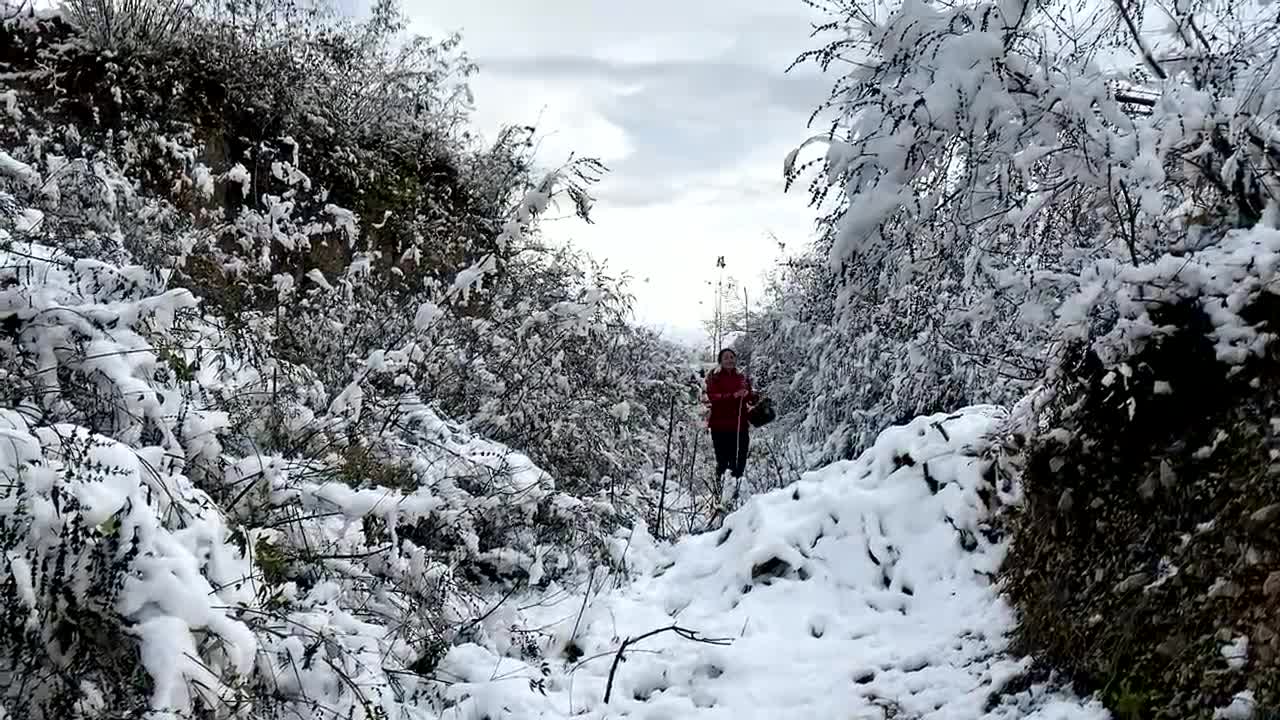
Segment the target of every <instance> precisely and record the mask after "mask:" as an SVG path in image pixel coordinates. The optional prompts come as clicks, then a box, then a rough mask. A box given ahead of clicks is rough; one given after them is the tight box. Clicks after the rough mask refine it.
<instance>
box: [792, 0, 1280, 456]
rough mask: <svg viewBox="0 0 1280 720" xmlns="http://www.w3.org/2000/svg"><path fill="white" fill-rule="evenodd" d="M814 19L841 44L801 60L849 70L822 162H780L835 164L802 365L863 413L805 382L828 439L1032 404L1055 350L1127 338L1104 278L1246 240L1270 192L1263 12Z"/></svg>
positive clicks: (823, 174) (958, 7) (829, 111)
mask: <svg viewBox="0 0 1280 720" xmlns="http://www.w3.org/2000/svg"><path fill="white" fill-rule="evenodd" d="M816 5H818V6H819V7H821V8H823V9H825V10H826V11H827V12H828V13H829V14H830V17H831V21H830V23H828V24H826V25H824V26H822V27H820V28H819V30H818V34H819V35H822V36H826V37H828V38H831V39H830V40H829V42H827V43H826V44H825V45H824V46H823V47H821V48H819V49H817V50H815V51H813V52H811V53H807V54H806V55H805V56H803V57H802V58H801V60H802V61H813V62H817V63H819V64H820V65H821V66H822V67H823V68H825V69H826V70H827V71H828V72H830V73H833V74H836V75H837V80H836V83H835V87H834V90H833V92H832V95H831V98H830V100H829V101H828V102H827V103H826V104H825V105H824V107H823V108H821V109H820V110H819V112H818V113H817V114H816V115H815V118H816V119H817V120H819V121H820V122H829V123H830V125H829V131H828V132H825V133H823V134H822V135H819V136H815V137H814V138H812V139H811V140H810V141H809V142H807V143H805V146H809V145H822V146H825V148H826V152H825V154H824V155H823V156H821V157H818V158H813V159H808V158H807V155H806V153H807V152H808V150H807V147H805V146H802V147H801V148H799V149H798V150H797V151H796V152H795V153H793V154H792V155H791V156H790V157H789V158H788V159H787V170H788V173H789V175H790V177H791V178H792V179H793V180H794V179H797V178H798V177H799V176H800V175H802V174H803V172H804V170H805V169H807V168H817V169H819V170H820V172H819V173H818V174H817V176H816V177H814V178H813V179H812V184H811V189H812V192H813V198H814V200H815V203H817V204H819V205H820V206H824V207H825V208H826V209H825V210H824V213H825V218H826V221H825V223H824V226H825V236H824V237H823V239H822V240H821V241H820V242H819V244H818V250H817V255H819V256H820V259H821V260H823V261H824V262H825V264H826V266H827V268H828V269H829V272H830V273H831V278H830V281H831V283H833V284H834V286H835V288H836V290H835V292H834V294H833V298H832V302H833V303H834V304H833V306H832V311H831V312H832V315H831V317H832V319H831V322H830V323H825V322H821V321H820V322H818V323H817V324H815V325H814V326H813V327H810V328H807V329H805V330H804V331H803V332H806V333H811V334H812V333H826V334H827V338H828V339H827V340H826V341H824V342H820V343H815V344H814V350H813V352H812V353H811V357H810V358H809V359H808V360H807V361H806V362H805V365H806V367H807V368H808V370H809V372H811V373H812V374H814V377H815V378H820V380H817V382H818V385H819V386H821V385H823V384H826V383H830V382H841V384H842V385H843V384H845V383H844V382H842V381H840V380H839V377H840V375H841V374H846V373H847V376H848V377H850V378H852V382H850V383H848V384H850V385H851V386H852V387H851V388H849V390H848V391H847V393H846V394H847V395H849V396H857V397H860V400H858V401H856V402H854V403H853V404H852V405H851V406H849V407H848V409H847V410H846V411H845V412H844V413H843V416H842V417H841V415H840V413H839V412H836V413H831V412H828V411H826V410H824V409H823V408H822V407H821V405H822V403H823V401H824V396H822V395H821V394H818V393H815V392H814V390H813V389H808V390H806V391H803V392H807V393H808V394H807V400H808V401H809V403H810V404H811V405H812V406H813V407H811V409H810V411H809V420H810V421H811V422H814V423H816V425H817V427H815V430H818V432H815V433H814V439H817V438H818V437H821V435H822V432H830V431H837V430H838V431H839V432H840V433H841V434H842V435H844V436H845V439H843V440H839V441H838V442H837V443H836V444H837V446H843V447H846V448H847V447H850V446H858V445H860V444H861V443H864V442H865V440H866V438H867V432H868V431H869V430H872V429H874V427H875V426H876V425H878V424H883V423H886V422H890V421H892V420H895V419H899V418H900V417H901V416H909V415H913V414H915V413H918V412H921V411H924V410H926V409H932V408H934V407H936V406H938V405H939V404H948V403H951V402H954V401H955V400H957V399H960V398H963V399H968V400H984V399H991V400H1000V401H1007V400H1010V399H1012V398H1015V397H1016V396H1017V395H1018V394H1019V393H1020V392H1021V391H1022V390H1024V389H1025V388H1026V387H1027V386H1028V384H1030V383H1032V382H1034V381H1036V380H1038V379H1039V378H1040V377H1041V375H1042V374H1043V372H1044V371H1045V370H1046V368H1048V367H1049V364H1050V362H1051V359H1052V358H1053V357H1055V352H1056V350H1055V348H1057V347H1059V346H1060V343H1062V342H1063V341H1076V340H1089V339H1091V338H1092V337H1093V336H1094V335H1095V334H1097V333H1099V332H1107V331H1109V330H1112V329H1113V328H1115V327H1116V324H1117V322H1118V321H1120V320H1121V318H1120V316H1119V315H1118V314H1117V310H1116V308H1115V307H1114V306H1113V300H1114V298H1115V297H1116V293H1117V292H1122V291H1121V290H1119V289H1118V288H1116V287H1108V288H1107V291H1106V292H1100V291H1099V289H1100V283H1101V284H1102V285H1105V284H1106V283H1107V282H1108V281H1107V278H1114V277H1115V276H1116V275H1117V274H1118V273H1120V272H1122V271H1123V268H1126V267H1128V268H1134V267H1138V266H1141V265H1144V264H1147V263H1158V262H1160V261H1161V259H1162V258H1167V257H1170V256H1172V257H1181V256H1185V255H1187V254H1189V253H1194V252H1196V251H1198V250H1200V249H1202V248H1204V247H1205V246H1206V245H1210V244H1212V243H1214V242H1216V241H1217V240H1218V239H1219V238H1221V237H1222V236H1223V233H1224V232H1225V231H1226V230H1228V229H1229V228H1232V227H1248V226H1251V225H1253V224H1255V223H1257V222H1259V221H1261V220H1262V219H1263V217H1264V211H1265V209H1266V207H1267V204H1268V203H1269V202H1271V201H1272V200H1273V198H1274V194H1275V191H1276V178H1275V169H1276V166H1277V165H1276V163H1277V162H1278V161H1280V145H1278V144H1277V140H1276V137H1277V135H1276V126H1275V122H1274V117H1273V115H1274V112H1273V110H1274V108H1275V106H1276V103H1277V101H1278V100H1280V90H1277V85H1276V83H1275V82H1274V80H1275V77H1274V74H1275V73H1276V72H1277V71H1276V64H1275V63H1274V62H1272V58H1274V57H1275V56H1276V54H1277V52H1280V33H1278V32H1277V30H1280V20H1278V19H1277V18H1276V16H1275V13H1274V8H1269V7H1268V6H1267V4H1266V3H1255V2H1243V3H1242V2H1221V1H1219V0H1186V1H1179V2H1170V3H1162V2H1154V1H1150V2H1149V1H1147V0H1110V1H1109V2H1099V3H1090V4H1084V5H1081V4H1079V3H1075V2H1066V1H1061V2H1060V1H1058V0H1026V1H1023V0H1001V1H999V2H961V3H931V2H924V1H923V0H905V1H903V2H860V1H857V0H834V1H832V2H818V3H816ZM1113 284H1114V283H1113ZM825 292H826V291H825V290H819V291H817V294H816V295H814V296H813V302H816V303H819V304H821V303H823V302H826V299H825V298H824V297H821V295H823V294H824V293H825ZM776 310H777V311H778V313H779V317H780V320H779V322H784V321H785V320H786V319H787V317H788V315H787V312H786V311H785V309H783V308H782V307H778V308H776ZM793 331H795V330H794V329H793ZM837 368H838V369H837ZM827 369H831V370H832V371H831V372H830V373H829V374H826V375H823V372H824V371H826V370H827ZM850 370H851V371H852V372H849V371H850ZM858 415H865V416H867V420H866V421H865V422H866V423H870V425H869V426H868V425H866V424H865V423H864V422H863V421H862V420H860V419H859V417H858ZM832 450H834V451H839V449H838V448H832Z"/></svg>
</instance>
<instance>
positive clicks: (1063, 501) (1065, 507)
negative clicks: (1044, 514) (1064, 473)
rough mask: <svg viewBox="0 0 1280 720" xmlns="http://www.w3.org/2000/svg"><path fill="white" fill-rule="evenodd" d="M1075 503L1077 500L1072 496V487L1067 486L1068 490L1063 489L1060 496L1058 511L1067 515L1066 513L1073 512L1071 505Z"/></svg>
mask: <svg viewBox="0 0 1280 720" xmlns="http://www.w3.org/2000/svg"><path fill="white" fill-rule="evenodd" d="M1073 505H1075V501H1074V500H1073V499H1072V497H1071V488H1067V489H1066V490H1063V491H1062V495H1061V496H1059V497H1058V512H1060V513H1063V514H1064V515H1065V514H1066V513H1069V512H1071V507H1072V506H1073Z"/></svg>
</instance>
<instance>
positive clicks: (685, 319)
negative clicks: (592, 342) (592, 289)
mask: <svg viewBox="0 0 1280 720" xmlns="http://www.w3.org/2000/svg"><path fill="white" fill-rule="evenodd" d="M406 10H407V11H408V12H409V14H410V15H411V16H412V17H413V18H414V20H415V30H417V31H420V32H428V33H431V34H437V35H438V34H440V33H441V32H443V31H453V30H461V31H462V32H463V42H464V47H465V48H466V49H467V51H468V53H469V54H471V56H472V57H473V58H475V59H476V60H477V62H478V63H479V64H480V67H481V72H480V74H479V75H478V76H477V78H476V80H475V82H474V83H473V89H474V90H475V94H476V101H477V108H478V112H477V116H476V120H477V123H478V124H479V126H480V128H479V129H480V130H481V131H482V132H484V133H486V134H492V132H493V131H494V130H495V129H496V128H497V127H499V126H500V125H502V124H505V123H522V124H536V125H537V126H538V127H539V129H540V130H541V131H542V133H543V134H544V139H543V142H542V145H541V148H540V157H541V159H542V160H543V161H544V162H545V163H547V164H558V163H560V162H563V161H564V159H565V158H566V157H567V156H568V155H569V153H570V152H576V153H577V154H578V155H587V156H595V157H598V158H600V159H601V160H603V161H604V162H605V163H606V164H607V165H609V166H610V167H612V168H613V172H612V173H611V174H610V175H608V176H607V177H606V179H605V181H604V182H603V183H601V185H600V186H599V187H598V188H597V195H598V197H599V203H598V204H597V206H596V209H595V220H596V224H595V225H591V226H584V225H582V224H580V223H573V222H567V221H566V222H555V223H550V224H548V226H547V227H546V231H547V233H548V234H549V235H550V236H552V237H557V238H563V239H568V240H572V241H573V242H576V243H577V244H578V245H579V246H581V247H582V248H584V249H586V250H587V251H588V252H591V253H592V254H593V255H596V256H597V257H599V258H602V259H604V260H606V261H607V262H608V263H609V266H610V267H611V268H612V269H614V270H615V271H621V270H625V271H627V272H628V273H629V274H630V275H631V276H632V277H633V278H634V281H633V289H634V291H635V293H636V296H637V314H638V319H640V320H641V321H642V322H646V323H648V324H653V325H658V326H664V327H667V328H669V329H671V330H672V332H673V334H677V335H681V336H696V335H697V333H698V329H699V326H700V324H701V322H702V319H703V318H704V317H707V316H709V315H710V299H711V291H710V288H709V287H708V286H707V285H706V282H707V281H708V280H711V279H713V278H714V277H715V276H716V269H715V259H716V257H717V256H719V255H724V256H726V261H727V263H728V271H729V272H730V273H731V274H733V275H735V276H736V277H737V278H738V279H739V280H740V281H742V282H744V283H746V284H747V286H748V287H749V288H750V289H751V290H752V291H754V292H758V291H759V288H760V283H759V279H760V277H761V276H762V275H763V273H764V272H765V271H766V270H767V269H768V268H769V267H770V266H771V265H772V264H773V262H774V260H775V258H776V254H777V248H776V245H775V243H774V241H773V240H772V239H770V237H769V234H768V233H769V232H770V231H772V232H773V233H776V234H777V235H778V236H779V237H780V238H782V239H783V240H785V241H787V242H788V243H793V247H794V246H795V245H799V244H800V243H801V242H802V241H803V240H805V239H806V238H807V237H808V235H809V232H810V229H811V228H812V225H813V218H814V213H813V211H811V210H810V209H809V208H808V207H807V206H806V202H805V200H806V198H805V196H804V195H803V188H800V189H797V190H793V192H792V193H791V194H788V195H783V193H782V160H783V157H784V156H785V155H786V153H787V152H788V151H789V150H790V149H791V148H792V147H794V146H795V144H796V143H799V142H801V141H802V140H803V139H804V138H805V137H807V136H808V134H809V131H808V130H807V129H806V127H805V126H806V122H807V121H808V117H809V112H810V111H811V110H812V109H813V107H814V106H815V105H816V104H817V103H818V102H819V101H821V100H822V99H823V95H824V92H825V88H826V87H828V86H829V85H828V84H827V82H826V81H824V80H822V79H820V78H817V79H815V76H814V74H813V73H812V72H809V73H807V74H805V73H800V74H796V75H790V76H787V75H784V74H783V70H784V69H785V68H786V66H787V64H789V62H790V61H791V60H792V59H794V58H795V57H796V55H797V54H798V53H799V52H801V51H802V50H804V49H806V48H808V47H809V42H810V41H809V40H808V39H807V36H808V32H809V28H810V22H809V21H810V20H811V18H812V16H811V11H810V10H809V9H808V8H807V6H806V5H805V4H804V3H803V2H801V0H697V1H696V2H690V1H689V0H651V1H650V2H648V3H615V2H600V1H599V0H542V1H541V2H538V3H528V2H521V1H520V0H465V1H459V0H410V2H409V4H408V5H407V7H406Z"/></svg>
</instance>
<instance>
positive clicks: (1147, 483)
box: [1138, 475, 1156, 500]
mask: <svg viewBox="0 0 1280 720" xmlns="http://www.w3.org/2000/svg"><path fill="white" fill-rule="evenodd" d="M1138 494H1139V495H1141V496H1142V499H1143V500H1150V499H1151V498H1153V497H1155V495H1156V479H1155V477H1154V476H1151V475H1148V476H1147V478H1146V479H1145V480H1143V481H1142V484H1141V485H1139V486H1138Z"/></svg>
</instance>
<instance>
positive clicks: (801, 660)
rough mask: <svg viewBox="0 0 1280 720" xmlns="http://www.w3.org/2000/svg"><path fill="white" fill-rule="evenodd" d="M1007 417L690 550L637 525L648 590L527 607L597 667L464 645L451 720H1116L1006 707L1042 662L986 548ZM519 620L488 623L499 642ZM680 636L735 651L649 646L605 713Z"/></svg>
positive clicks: (789, 495) (919, 436) (997, 553)
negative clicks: (1030, 667)
mask: <svg viewBox="0 0 1280 720" xmlns="http://www.w3.org/2000/svg"><path fill="white" fill-rule="evenodd" d="M1003 418H1004V414H1003V413H1002V412H1001V411H998V410H997V409H994V408H989V407H980V408H970V409H967V410H965V411H963V412H959V413H956V414H954V415H937V416H932V417H923V418H919V419H917V420H914V421H912V422H911V423H909V424H908V425H906V426H903V427H899V428H893V429H890V430H888V431H886V432H885V433H883V434H882V435H881V436H880V439H879V441H878V442H877V443H876V445H875V447H873V448H871V449H870V450H868V451H867V452H866V453H865V454H864V455H863V456H862V457H861V458H859V459H858V460H857V461H853V462H844V463H839V464H836V465H833V466H830V467H827V468H824V469H822V470H819V471H817V472H814V473H810V474H809V475H808V476H806V477H805V478H804V479H803V480H802V481H800V482H799V483H797V484H795V485H793V486H790V487H787V488H783V489H780V490H777V491H775V492H772V493H769V494H766V495H761V496H757V497H754V498H752V499H751V500H750V501H749V502H747V503H746V504H745V506H744V507H743V508H742V509H740V510H739V511H737V512H735V513H733V514H731V515H730V516H729V517H728V518H727V519H726V521H725V523H724V525H723V527H722V528H721V529H720V530H719V531H717V532H714V533H708V534H704V535H699V536H693V537H689V538H686V539H684V540H682V541H680V542H679V543H677V544H675V545H665V544H657V543H654V542H653V540H652V539H651V538H650V537H649V536H648V534H647V532H646V531H645V529H644V528H643V527H639V528H637V529H635V530H633V531H622V532H621V533H620V534H619V536H618V537H617V538H615V541H616V543H617V545H618V550H619V551H620V553H621V554H622V556H623V557H624V558H625V561H626V565H627V566H628V567H629V568H631V569H632V570H633V571H634V572H637V573H638V577H637V578H636V579H635V580H634V581H633V582H631V583H630V584H625V585H623V586H622V587H621V588H619V589H616V590H604V591H598V592H594V593H587V597H586V598H585V599H584V597H583V596H582V595H573V594H567V593H565V592H564V591H563V589H561V588H558V587H554V588H552V589H549V590H548V591H546V592H545V593H544V594H543V595H541V596H538V597H535V598H533V599H524V600H522V601H521V604H522V605H524V606H529V605H533V606H534V607H533V608H531V609H526V610H524V611H523V612H522V617H521V621H522V622H521V624H523V625H532V626H535V627H544V628H553V630H552V632H553V637H554V638H555V639H554V641H553V643H552V644H553V646H552V647H551V648H550V649H551V650H553V651H555V650H561V649H563V648H564V647H566V646H568V645H569V644H570V643H572V644H573V645H574V646H576V648H577V649H578V650H579V651H580V654H581V655H582V656H583V659H582V660H581V661H580V662H578V663H576V664H569V663H560V664H559V666H558V667H555V668H552V669H548V668H545V667H542V666H535V665H532V664H526V663H523V662H519V661H515V660H513V659H512V658H511V657H503V656H502V655H501V654H500V653H496V652H494V651H492V650H491V649H486V648H484V647H481V646H478V645H467V646H461V647H457V648H454V649H453V650H452V651H451V652H450V653H449V655H448V656H447V657H446V659H445V661H444V662H443V664H442V665H441V669H442V670H443V671H445V672H447V673H448V674H449V675H450V676H451V677H452V678H455V679H456V681H457V683H458V684H456V685H454V686H453V688H452V689H451V691H450V692H451V695H452V697H453V699H454V700H455V701H456V703H457V704H456V705H455V706H454V707H453V708H452V709H451V710H450V712H447V713H445V714H444V715H443V716H442V717H486V716H487V717H491V718H494V719H495V720H497V719H498V718H562V717H564V718H567V717H583V718H604V717H638V718H682V719H684V718H688V719H691V720H692V719H696V718H726V719H727V718H733V720H748V719H751V718H761V719H769V720H773V719H774V718H782V717H813V718H834V717H841V718H886V717H891V716H893V715H892V713H893V712H895V711H896V712H898V713H901V714H902V715H905V716H908V717H919V718H933V719H936V720H942V719H943V718H947V719H963V718H990V719H995V718H1042V719H1044V720H1048V719H1049V718H1053V719H1055V720H1085V719H1089V720H1093V719H1101V718H1105V717H1107V715H1106V713H1105V711H1104V710H1103V709H1102V708H1101V706H1100V705H1099V704H1097V703H1096V702H1091V701H1082V700H1080V699H1077V698H1074V697H1071V696H1069V695H1066V694H1061V693H1057V692H1052V691H1050V690H1048V689H1046V688H1044V687H1039V686H1037V687H1033V688H1032V689H1031V690H1028V691H1025V692H1021V693H1017V694H1015V695H1013V696H1012V697H1011V698H1008V699H1006V700H1003V701H1001V702H998V703H995V707H993V708H991V709H989V710H988V709H987V705H988V700H989V698H990V697H991V695H992V694H993V693H995V692H998V691H999V690H1000V689H1001V688H1002V687H1003V686H1004V685H1005V684H1006V683H1008V682H1009V681H1011V680H1012V679H1014V678H1015V677H1017V676H1018V675H1019V674H1020V673H1021V672H1022V671H1023V670H1025V669H1026V667H1027V661H1026V660H1024V659H1021V658H1017V657H1013V656H1011V655H1009V654H1008V653H1007V645H1008V641H1007V633H1008V632H1009V630H1010V628H1011V627H1012V625H1013V622H1014V618H1013V613H1012V611H1011V609H1010V608H1009V607H1008V605H1007V604H1006V603H1005V602H1004V600H1002V598H1001V597H1000V595H999V592H998V590H997V588H996V587H995V586H994V585H993V584H992V583H991V581H990V579H989V578H990V576H991V573H993V572H995V571H996V570H997V569H998V568H999V565H1000V562H1001V560H1002V559H1003V557H1004V554H1005V549H1006V546H1005V544H1003V543H1002V542H996V541H992V540H990V539H988V537H987V535H988V534H989V531H990V528H989V527H988V526H987V522H988V521H989V520H991V513H992V510H993V509H994V508H993V507H991V506H989V505H988V504H987V503H986V502H984V500H983V497H988V498H990V499H991V502H992V503H999V502H1000V501H1001V500H1003V501H1013V500H1014V499H1015V496H1014V495H1011V494H1009V493H1007V492H1005V490H1007V489H1008V488H1000V487H992V485H991V483H990V480H989V479H988V478H991V477H993V476H992V475H991V474H990V473H991V471H992V470H993V469H994V468H995V465H994V464H993V463H994V462H995V460H994V459H993V451H994V449H995V448H994V446H995V443H996V437H995V434H994V433H995V431H996V429H997V428H998V427H999V423H1000V422H1001V420H1002V419H1003ZM908 457H909V458H910V461H909V462H908V461H907V458H908ZM996 477H998V475H997V476H996ZM935 490H936V492H935ZM966 548H968V549H966ZM779 561H781V562H779ZM511 623H512V618H511V617H510V616H509V615H502V616H501V617H499V618H498V619H496V620H495V621H493V622H491V623H488V624H487V630H488V631H489V632H490V633H492V637H493V638H494V640H493V642H492V645H493V647H500V646H501V645H502V644H503V643H502V642H500V641H499V640H498V639H497V638H501V637H502V636H503V634H504V633H505V632H506V628H508V627H510V626H511ZM673 625H678V626H679V627H681V628H684V629H687V630H689V631H692V632H694V633H697V634H698V637H700V638H703V639H723V640H724V641H725V642H724V644H708V643H704V642H698V641H695V640H689V639H686V638H684V637H681V636H680V635H678V634H677V633H675V632H665V633H661V634H658V635H655V636H653V637H649V638H646V639H645V640H643V641H641V642H640V643H639V644H638V645H637V646H635V649H633V650H630V651H629V652H628V654H627V655H626V658H625V659H626V661H625V662H622V663H620V664H619V667H618V669H617V673H616V677H615V679H614V686H613V688H612V693H611V695H612V697H611V701H610V703H609V704H608V705H607V706H606V705H605V704H604V703H603V697H604V694H605V690H606V687H607V685H608V682H609V680H608V677H609V672H610V668H611V666H612V664H613V658H614V655H615V653H616V651H617V649H618V647H619V645H620V643H621V642H622V641H623V640H624V639H625V638H629V637H637V636H640V635H643V634H645V633H647V632H650V631H653V630H656V629H660V628H664V627H669V626H673ZM575 632H576V634H575ZM556 646H558V647H556Z"/></svg>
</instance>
